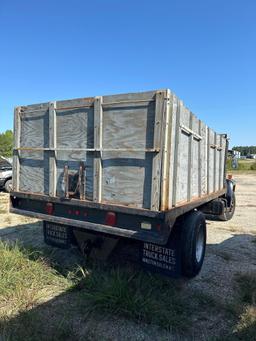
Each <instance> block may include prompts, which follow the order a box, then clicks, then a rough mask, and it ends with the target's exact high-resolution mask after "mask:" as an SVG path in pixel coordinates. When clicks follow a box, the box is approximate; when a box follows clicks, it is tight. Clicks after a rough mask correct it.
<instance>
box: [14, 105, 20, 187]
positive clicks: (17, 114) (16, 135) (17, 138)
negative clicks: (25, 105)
mask: <svg viewBox="0 0 256 341" xmlns="http://www.w3.org/2000/svg"><path fill="white" fill-rule="evenodd" d="M20 111H21V108H20V107H16V108H15V109H14V127H13V128H14V129H13V131H14V148H15V149H16V150H14V153H13V179H12V184H13V190H14V191H19V187H20V186H19V179H20V151H19V150H17V148H19V147H20V129H21V122H20Z"/></svg>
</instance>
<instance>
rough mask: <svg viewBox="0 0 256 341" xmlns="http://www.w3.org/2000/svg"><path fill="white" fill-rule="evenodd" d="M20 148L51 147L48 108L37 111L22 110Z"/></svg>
mask: <svg viewBox="0 0 256 341" xmlns="http://www.w3.org/2000/svg"><path fill="white" fill-rule="evenodd" d="M20 119H21V123H20V147H32V146H33V148H40V147H42V148H48V147H49V113H48V108H47V109H46V108H43V109H36V111H31V110H29V111H28V110H22V111H21V113H20Z"/></svg>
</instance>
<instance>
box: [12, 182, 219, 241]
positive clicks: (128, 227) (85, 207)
mask: <svg viewBox="0 0 256 341" xmlns="http://www.w3.org/2000/svg"><path fill="white" fill-rule="evenodd" d="M225 192H226V189H225V188H224V189H222V190H221V191H218V192H214V193H212V194H210V195H206V196H204V197H201V198H198V199H196V200H192V201H191V202H188V203H184V204H183V205H180V206H176V207H174V208H172V209H171V210H169V211H164V212H161V211H150V210H145V209H137V208H131V207H124V206H118V205H109V204H102V203H95V202H91V201H84V200H77V199H64V200H63V199H61V198H56V197H49V196H46V195H39V194H31V193H24V192H11V194H10V212H12V213H16V214H21V215H25V216H29V217H34V218H38V219H43V220H46V221H49V222H53V223H57V224H64V225H68V226H71V227H72V226H73V227H75V228H82V229H83V228H84V229H85V230H87V231H95V232H99V233H105V234H108V235H116V236H119V237H124V238H132V239H136V240H140V241H145V242H151V243H156V244H160V245H165V244H166V243H167V242H168V239H169V236H170V233H171V230H172V227H173V226H174V224H175V222H176V219H177V218H178V217H180V216H182V215H183V214H185V213H187V212H189V211H191V210H193V209H195V208H198V209H200V206H201V205H203V204H205V203H207V202H209V201H211V200H213V199H215V198H217V197H219V196H221V195H223V194H224V193H225ZM47 203H51V204H52V205H53V206H54V209H53V213H52V214H51V215H49V214H48V213H47V211H46V210H45V207H46V205H47ZM108 212H113V213H115V215H116V223H115V224H114V226H110V225H107V224H106V214H107V213H108ZM144 223H146V224H151V228H150V229H145V228H144V229H143V228H142V226H143V225H144V226H145V224H144Z"/></svg>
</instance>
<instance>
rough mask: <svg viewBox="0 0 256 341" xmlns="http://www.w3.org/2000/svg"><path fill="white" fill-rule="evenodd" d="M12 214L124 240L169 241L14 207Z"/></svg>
mask: <svg viewBox="0 0 256 341" xmlns="http://www.w3.org/2000/svg"><path fill="white" fill-rule="evenodd" d="M10 212H11V213H16V214H21V215H26V216H29V217H33V218H38V219H42V220H46V221H49V222H53V223H57V224H64V225H68V226H73V227H78V228H84V229H86V230H91V231H95V232H101V233H106V234H111V235H116V236H119V237H124V238H133V239H137V240H142V241H147V242H151V243H158V244H165V243H166V242H167V240H168V238H166V236H165V235H161V234H159V233H156V232H151V231H143V230H141V231H138V230H128V229H126V228H121V227H115V226H108V225H103V224H96V223H91V222H88V221H81V220H75V219H69V218H63V217H59V216H50V215H48V214H43V213H37V212H33V211H28V210H20V209H17V208H13V207H11V208H10Z"/></svg>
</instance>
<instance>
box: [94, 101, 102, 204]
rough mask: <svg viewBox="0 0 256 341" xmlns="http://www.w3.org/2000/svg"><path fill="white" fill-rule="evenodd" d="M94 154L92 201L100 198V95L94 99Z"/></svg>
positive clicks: (99, 200)
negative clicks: (95, 150)
mask: <svg viewBox="0 0 256 341" xmlns="http://www.w3.org/2000/svg"><path fill="white" fill-rule="evenodd" d="M94 148H95V149H98V151H97V152H95V154H94V167H93V168H94V177H93V201H96V202H101V199H102V151H101V150H102V97H100V96H99V97H95V101H94Z"/></svg>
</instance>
